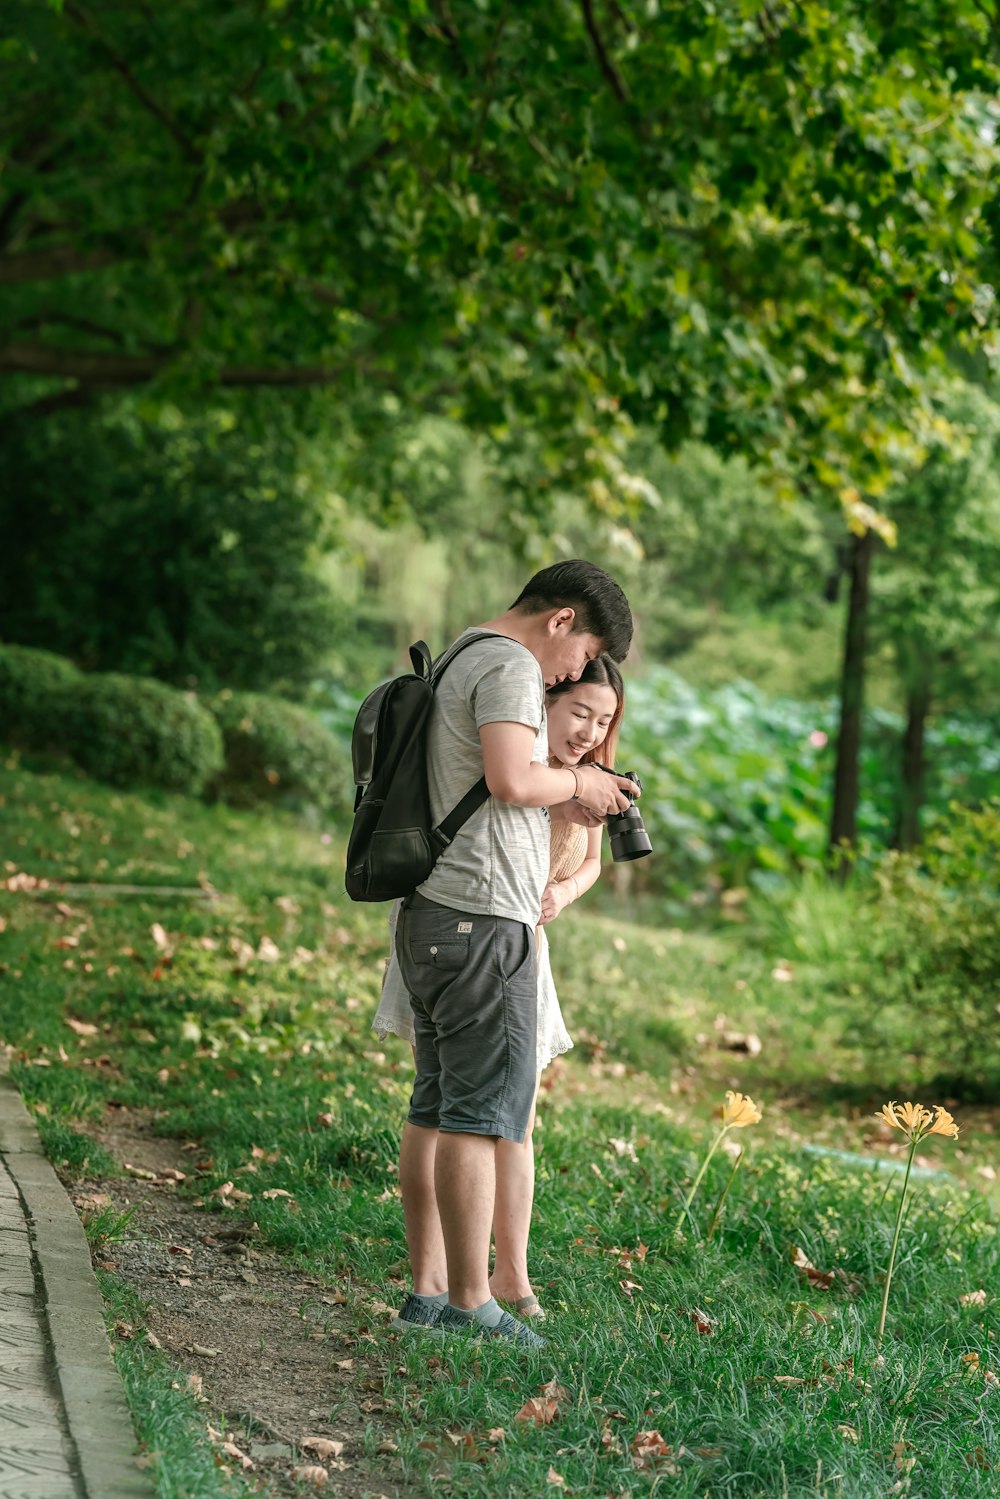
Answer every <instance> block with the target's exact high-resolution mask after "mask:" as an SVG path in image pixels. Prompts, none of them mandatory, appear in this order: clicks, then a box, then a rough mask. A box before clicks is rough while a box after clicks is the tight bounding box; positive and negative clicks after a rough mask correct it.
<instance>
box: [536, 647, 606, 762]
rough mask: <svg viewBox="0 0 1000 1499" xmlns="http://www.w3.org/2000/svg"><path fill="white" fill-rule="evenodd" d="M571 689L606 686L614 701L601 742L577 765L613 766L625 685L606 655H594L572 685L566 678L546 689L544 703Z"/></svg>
mask: <svg viewBox="0 0 1000 1499" xmlns="http://www.w3.org/2000/svg"><path fill="white" fill-rule="evenodd" d="M574 687H610V688H612V689H613V691H614V694H615V697H616V698H617V699H618V704H617V707H616V708H615V711H614V714H613V715H612V718H611V722H610V723H609V724H608V731H607V733H606V734H605V736H604V738H603V740H602V741H601V743H600V744H595V745H594V748H593V749H589V750H588V751H587V753H586V754H585V755H584V756H583V758H582V759H581V760H580V764H581V765H591V764H593V762H594V761H595V760H599V761H600V762H601V764H602V765H609V766H611V767H613V766H614V763H615V750H616V749H617V747H618V730H619V729H620V727H621V721H622V715H623V714H624V712H625V684H624V683H623V682H622V674H621V672H620V671H619V670H618V667H617V666H616V665H615V663H614V661H612V659H611V657H610V656H608V655H603V656H595V657H594V659H593V661H588V662H587V664H586V666H585V667H584V668H583V671H582V672H581V673H580V675H579V676H578V677H577V679H576V681H575V682H573V681H571V680H570V679H569V677H566V678H565V679H564V680H563V681H562V682H557V683H556V685H555V686H554V687H550V688H549V690H548V692H547V693H546V694H545V698H546V701H547V702H550V703H551V702H552V701H553V700H554V699H555V698H557V697H562V696H563V694H564V693H566V692H572V690H573V688H574Z"/></svg>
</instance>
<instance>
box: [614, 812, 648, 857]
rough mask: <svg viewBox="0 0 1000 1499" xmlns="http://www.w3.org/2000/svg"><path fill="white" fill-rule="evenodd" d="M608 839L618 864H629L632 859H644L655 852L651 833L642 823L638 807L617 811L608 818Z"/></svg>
mask: <svg viewBox="0 0 1000 1499" xmlns="http://www.w3.org/2000/svg"><path fill="white" fill-rule="evenodd" d="M608 839H609V841H610V843H611V857H612V859H613V860H614V861H615V863H616V864H627V863H628V862H629V860H631V859H644V858H645V857H646V855H647V854H651V853H652V852H653V845H652V844H651V843H650V841H649V834H648V833H647V832H646V829H645V828H644V827H643V824H642V817H641V816H640V814H639V809H638V808H637V807H634V806H633V807H629V809H628V811H627V812H617V813H615V815H614V816H613V817H609V818H608Z"/></svg>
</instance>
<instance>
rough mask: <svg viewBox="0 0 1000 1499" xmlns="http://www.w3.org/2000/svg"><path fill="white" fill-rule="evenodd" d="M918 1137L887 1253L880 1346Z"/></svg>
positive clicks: (904, 1182)
mask: <svg viewBox="0 0 1000 1499" xmlns="http://www.w3.org/2000/svg"><path fill="white" fill-rule="evenodd" d="M918 1139H919V1136H918V1135H916V1134H914V1136H913V1138H912V1140H911V1141H910V1154H909V1155H908V1156H907V1158H906V1175H905V1176H904V1177H903V1190H902V1191H901V1192H900V1194H899V1208H898V1210H897V1212H896V1230H895V1232H894V1234H893V1236H892V1248H891V1249H890V1251H889V1268H888V1269H887V1270H886V1272H885V1290H884V1291H883V1292H882V1315H881V1316H880V1317H879V1319H878V1336H877V1337H876V1339H875V1341H876V1343H877V1344H878V1346H879V1347H880V1348H881V1346H882V1334H883V1333H884V1332H885V1314H886V1311H887V1310H888V1307H889V1287H890V1286H891V1285H892V1270H893V1266H894V1265H895V1263H896V1246H897V1245H898V1244H899V1230H900V1229H901V1228H902V1226H903V1208H904V1207H905V1205H906V1189H907V1187H908V1186H909V1184H910V1167H911V1166H912V1165H913V1157H914V1154H915V1153H916V1149H917V1142H918Z"/></svg>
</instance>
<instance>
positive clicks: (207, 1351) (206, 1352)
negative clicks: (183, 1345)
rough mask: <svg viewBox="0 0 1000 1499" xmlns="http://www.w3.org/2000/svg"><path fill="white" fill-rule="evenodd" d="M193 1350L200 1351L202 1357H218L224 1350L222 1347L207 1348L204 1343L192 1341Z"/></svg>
mask: <svg viewBox="0 0 1000 1499" xmlns="http://www.w3.org/2000/svg"><path fill="white" fill-rule="evenodd" d="M191 1352H192V1353H198V1354H200V1355H201V1357H202V1358H218V1357H219V1354H220V1353H221V1352H222V1349H221V1348H206V1347H205V1346H204V1344H202V1343H192V1344H191Z"/></svg>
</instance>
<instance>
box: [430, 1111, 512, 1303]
mask: <svg viewBox="0 0 1000 1499" xmlns="http://www.w3.org/2000/svg"><path fill="white" fill-rule="evenodd" d="M496 1144H497V1142H496V1140H495V1138H494V1137H493V1136H492V1135H468V1134H451V1133H448V1132H443V1133H441V1134H439V1135H438V1136H437V1153H436V1166H435V1176H434V1180H435V1185H436V1187H437V1205H438V1211H439V1212H440V1214H441V1230H442V1232H443V1235H444V1246H445V1255H446V1258H447V1265H448V1300H449V1302H450V1304H451V1305H452V1306H454V1307H458V1308H459V1309H460V1310H462V1311H469V1312H471V1311H474V1310H475V1309H476V1308H477V1307H481V1306H483V1305H485V1303H486V1302H488V1301H489V1300H490V1285H489V1259H490V1229H491V1225H492V1222H493V1203H494V1198H495V1196H496ZM414 1274H416V1267H414Z"/></svg>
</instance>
